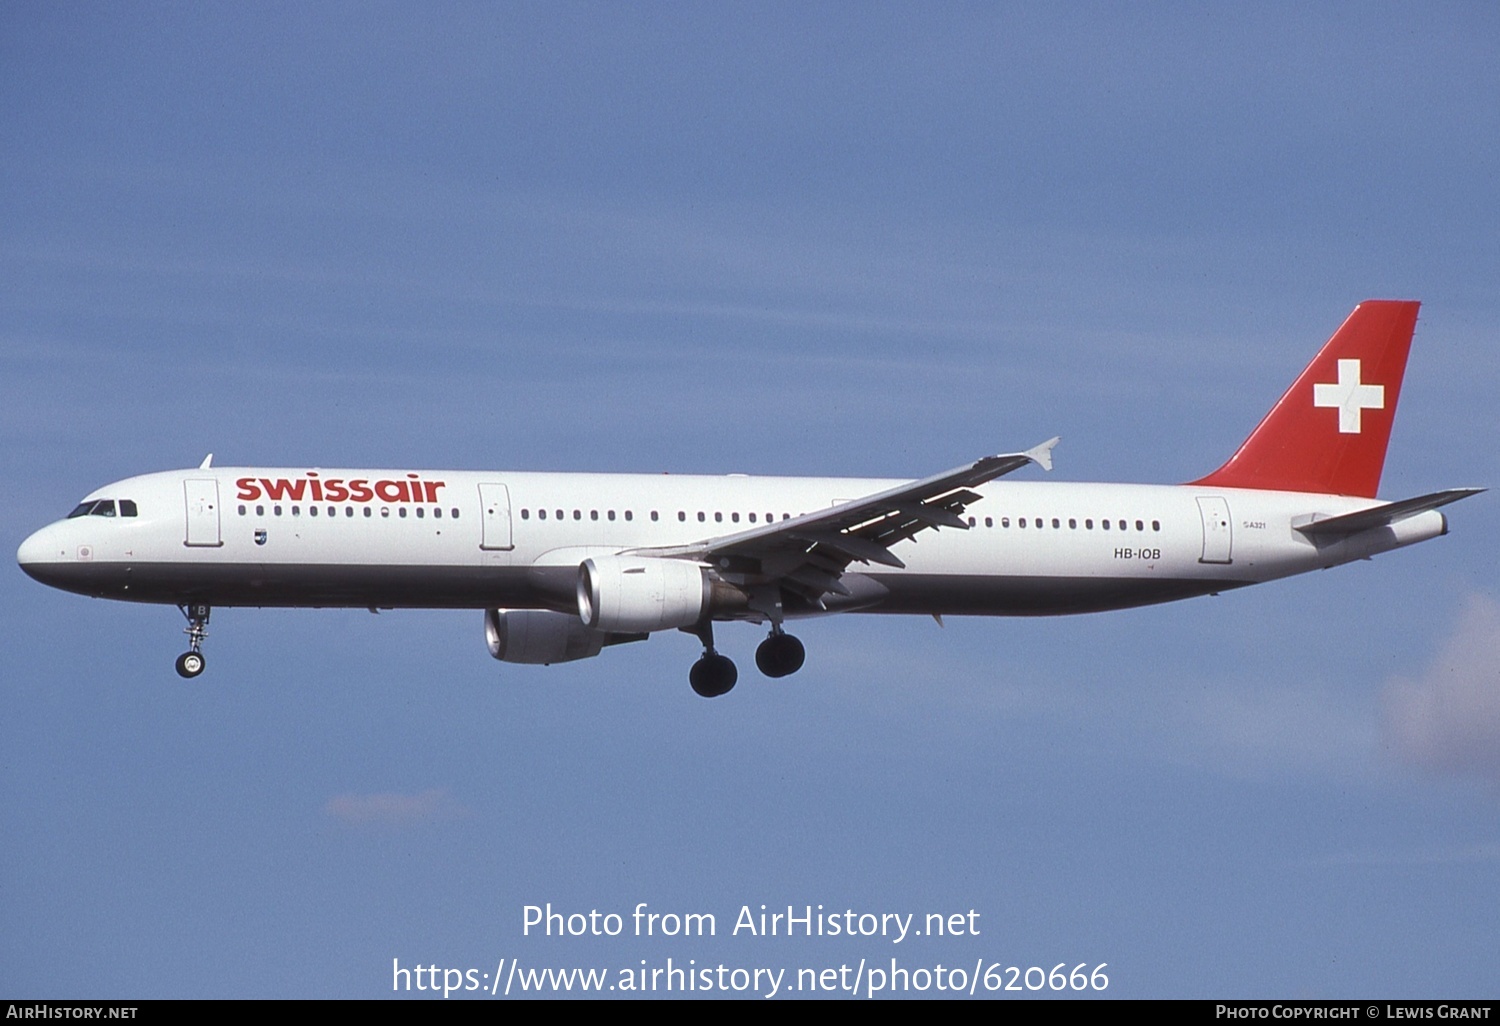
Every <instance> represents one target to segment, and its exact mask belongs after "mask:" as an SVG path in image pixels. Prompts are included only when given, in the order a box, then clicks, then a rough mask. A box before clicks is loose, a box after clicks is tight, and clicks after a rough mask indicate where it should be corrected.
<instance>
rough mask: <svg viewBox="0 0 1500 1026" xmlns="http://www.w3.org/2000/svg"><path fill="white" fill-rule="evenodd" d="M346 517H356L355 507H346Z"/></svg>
mask: <svg viewBox="0 0 1500 1026" xmlns="http://www.w3.org/2000/svg"><path fill="white" fill-rule="evenodd" d="M344 516H346V517H352V516H354V507H353V506H345V507H344Z"/></svg>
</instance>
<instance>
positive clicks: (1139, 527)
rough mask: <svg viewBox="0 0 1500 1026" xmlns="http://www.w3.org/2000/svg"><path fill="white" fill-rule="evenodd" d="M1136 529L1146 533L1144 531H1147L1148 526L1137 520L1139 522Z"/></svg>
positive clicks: (1136, 523)
mask: <svg viewBox="0 0 1500 1026" xmlns="http://www.w3.org/2000/svg"><path fill="white" fill-rule="evenodd" d="M1135 529H1136V530H1137V531H1144V530H1145V529H1146V525H1145V524H1143V523H1141V522H1140V521H1139V520H1137V521H1136V522H1135Z"/></svg>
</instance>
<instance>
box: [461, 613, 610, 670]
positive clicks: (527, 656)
mask: <svg viewBox="0 0 1500 1026" xmlns="http://www.w3.org/2000/svg"><path fill="white" fill-rule="evenodd" d="M484 640H485V644H486V645H488V646H489V649H490V655H492V656H494V657H495V658H496V659H499V660H500V661H501V662H505V663H542V664H546V663H567V662H572V661H573V660H574V659H592V658H593V657H594V656H596V655H598V654H599V650H600V649H602V648H603V647H604V646H605V645H606V644H609V643H610V641H611V639H610V638H609V636H608V635H606V634H605V633H604V632H603V631H596V630H591V629H589V628H588V627H585V626H584V625H583V624H582V623H581V622H580V621H579V619H578V617H576V616H569V615H568V614H567V613H554V612H552V611H551V610H550V609H486V610H485V611H484Z"/></svg>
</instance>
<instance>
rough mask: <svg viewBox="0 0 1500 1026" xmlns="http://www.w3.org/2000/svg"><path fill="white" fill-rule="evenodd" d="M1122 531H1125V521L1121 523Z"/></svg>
mask: <svg viewBox="0 0 1500 1026" xmlns="http://www.w3.org/2000/svg"><path fill="white" fill-rule="evenodd" d="M1120 530H1122V531H1123V530H1125V521H1123V520H1121V521H1120Z"/></svg>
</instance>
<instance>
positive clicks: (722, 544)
mask: <svg viewBox="0 0 1500 1026" xmlns="http://www.w3.org/2000/svg"><path fill="white" fill-rule="evenodd" d="M1057 443H1058V439H1056V438H1053V439H1050V440H1049V441H1046V442H1043V443H1042V444H1041V445H1038V446H1037V447H1036V448H1034V449H1028V450H1027V451H1026V452H1016V453H1008V454H1005V455H1002V456H985V457H984V458H983V459H979V460H975V461H974V462H973V463H969V464H965V465H964V466H962V467H955V468H954V469H952V470H949V471H946V472H944V473H941V474H934V475H933V476H932V477H925V478H923V479H921V480H920V481H913V482H911V483H909V484H904V485H899V486H897V487H895V488H890V489H887V490H886V491H883V492H877V493H875V494H874V495H867V496H865V497H864V498H862V499H855V500H853V501H851V502H845V503H841V504H839V505H837V506H832V507H829V508H828V509H820V510H815V511H814V512H812V513H804V514H803V515H802V516H799V517H793V518H791V519H789V520H781V521H778V522H776V523H771V524H766V525H765V526H763V527H756V528H752V529H750V530H748V531H741V532H739V533H737V534H729V535H723V536H720V537H717V538H709V539H705V540H704V541H701V542H694V543H693V544H691V545H674V546H668V547H662V548H650V549H633V550H631V552H632V554H636V555H652V556H665V557H674V558H681V559H694V560H698V561H700V562H703V563H708V564H710V565H712V566H713V567H714V569H715V570H716V571H717V572H718V573H719V574H720V575H721V576H724V577H726V578H731V579H737V581H736V583H740V582H743V584H745V585H749V586H751V589H752V590H754V589H755V587H756V586H762V587H764V586H776V585H779V586H780V587H782V588H786V589H788V590H790V591H792V592H794V593H796V594H798V595H800V596H801V597H802V598H804V599H806V600H807V601H808V602H809V603H811V604H812V605H814V606H816V607H819V608H822V607H823V596H825V595H827V594H829V593H832V594H835V595H848V594H850V592H849V589H848V588H847V587H845V586H844V584H843V583H842V582H841V581H840V580H839V578H840V577H842V576H843V574H844V572H845V570H847V569H848V567H849V564H851V563H855V562H859V563H866V564H869V563H879V564H881V565H882V566H890V567H903V566H905V564H904V563H902V562H901V560H900V558H898V557H897V556H896V555H895V554H894V553H893V552H891V546H893V545H895V544H896V543H897V542H901V541H905V540H907V539H908V538H912V537H915V536H916V535H917V534H920V533H921V532H922V531H926V530H929V529H930V530H936V529H937V528H940V527H953V528H957V529H958V530H965V531H966V530H968V527H969V525H968V523H967V522H965V521H964V519H963V517H962V516H961V514H962V513H963V511H964V510H965V509H966V508H968V506H969V505H970V504H971V503H973V502H975V501H977V500H978V499H979V498H980V496H979V495H978V494H976V493H975V492H973V491H971V489H973V488H975V487H977V486H978V485H982V484H984V483H985V482H987V481H993V480H994V479H995V478H997V477H1000V476H1002V475H1004V474H1009V473H1010V472H1011V471H1013V470H1018V469H1020V468H1021V467H1024V466H1026V465H1027V464H1028V463H1035V464H1037V465H1039V466H1041V467H1042V468H1043V469H1045V470H1051V469H1052V448H1053V446H1055V445H1057ZM779 606H780V601H779V598H778V599H770V598H767V600H766V601H765V602H754V601H753V602H752V605H751V608H752V609H755V610H757V611H758V612H762V613H765V614H767V615H776V614H773V612H772V610H773V608H777V609H779Z"/></svg>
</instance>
